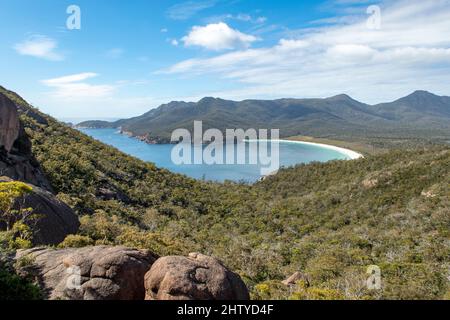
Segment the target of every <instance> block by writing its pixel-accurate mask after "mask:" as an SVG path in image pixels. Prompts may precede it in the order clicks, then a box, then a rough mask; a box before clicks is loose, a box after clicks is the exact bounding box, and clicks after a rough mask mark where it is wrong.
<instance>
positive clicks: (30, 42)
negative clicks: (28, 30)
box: [14, 35, 64, 61]
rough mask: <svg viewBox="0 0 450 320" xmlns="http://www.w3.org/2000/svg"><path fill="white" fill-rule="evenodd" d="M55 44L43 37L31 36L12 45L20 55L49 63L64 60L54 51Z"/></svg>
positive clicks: (52, 40) (53, 41)
mask: <svg viewBox="0 0 450 320" xmlns="http://www.w3.org/2000/svg"><path fill="white" fill-rule="evenodd" d="M57 47H58V44H57V42H56V41H55V40H54V39H52V38H49V37H47V36H43V35H33V36H30V37H29V38H28V39H26V40H24V41H22V42H20V43H17V44H16V45H14V49H15V50H16V51H17V52H18V53H19V54H21V55H24V56H32V57H36V58H41V59H46V60H50V61H61V60H64V56H63V55H62V54H60V53H58V52H57V51H56V49H57Z"/></svg>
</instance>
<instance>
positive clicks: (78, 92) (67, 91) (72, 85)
mask: <svg viewBox="0 0 450 320" xmlns="http://www.w3.org/2000/svg"><path fill="white" fill-rule="evenodd" d="M97 76H98V74H96V73H93V72H85V73H79V74H73V75H68V76H64V77H59V78H54V79H47V80H41V83H42V84H44V85H46V86H48V87H51V88H53V89H54V91H52V92H51V93H50V95H51V97H53V98H57V99H73V100H81V99H85V98H99V97H107V96H109V95H111V94H112V92H113V91H114V89H115V87H114V86H112V85H105V84H103V85H93V84H89V83H86V82H84V81H85V80H88V79H91V78H94V77H97Z"/></svg>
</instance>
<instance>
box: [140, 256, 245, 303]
mask: <svg viewBox="0 0 450 320" xmlns="http://www.w3.org/2000/svg"><path fill="white" fill-rule="evenodd" d="M145 290H146V300H248V299H249V294H248V290H247V287H246V286H245V284H244V283H243V281H242V280H241V278H240V277H239V276H238V275H237V274H235V273H233V272H231V271H230V270H228V269H227V268H226V267H225V266H224V265H223V264H222V263H221V262H220V261H219V260H217V259H214V258H211V257H208V256H205V255H202V254H199V253H191V254H190V255H189V257H179V256H170V257H163V258H160V259H159V260H157V261H156V262H155V263H154V264H153V266H152V268H151V269H150V271H149V272H148V273H147V274H146V275H145Z"/></svg>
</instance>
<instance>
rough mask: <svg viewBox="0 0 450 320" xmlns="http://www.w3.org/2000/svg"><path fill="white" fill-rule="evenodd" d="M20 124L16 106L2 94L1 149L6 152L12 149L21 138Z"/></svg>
mask: <svg viewBox="0 0 450 320" xmlns="http://www.w3.org/2000/svg"><path fill="white" fill-rule="evenodd" d="M19 131H20V122H19V115H18V113H17V108H16V106H15V104H14V103H13V102H12V101H11V100H9V99H8V98H7V97H6V96H5V95H3V94H1V93H0V148H1V147H3V148H4V149H5V150H6V152H10V151H11V148H12V146H13V144H14V142H15V141H16V139H17V138H18V137H19Z"/></svg>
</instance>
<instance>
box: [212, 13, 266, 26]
mask: <svg viewBox="0 0 450 320" xmlns="http://www.w3.org/2000/svg"><path fill="white" fill-rule="evenodd" d="M227 20H236V21H241V22H249V23H252V24H255V25H262V24H264V23H266V22H267V17H264V16H253V15H251V14H247V13H239V14H236V15H234V14H222V15H217V16H212V17H208V18H207V19H205V21H206V22H207V23H217V22H223V21H227Z"/></svg>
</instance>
